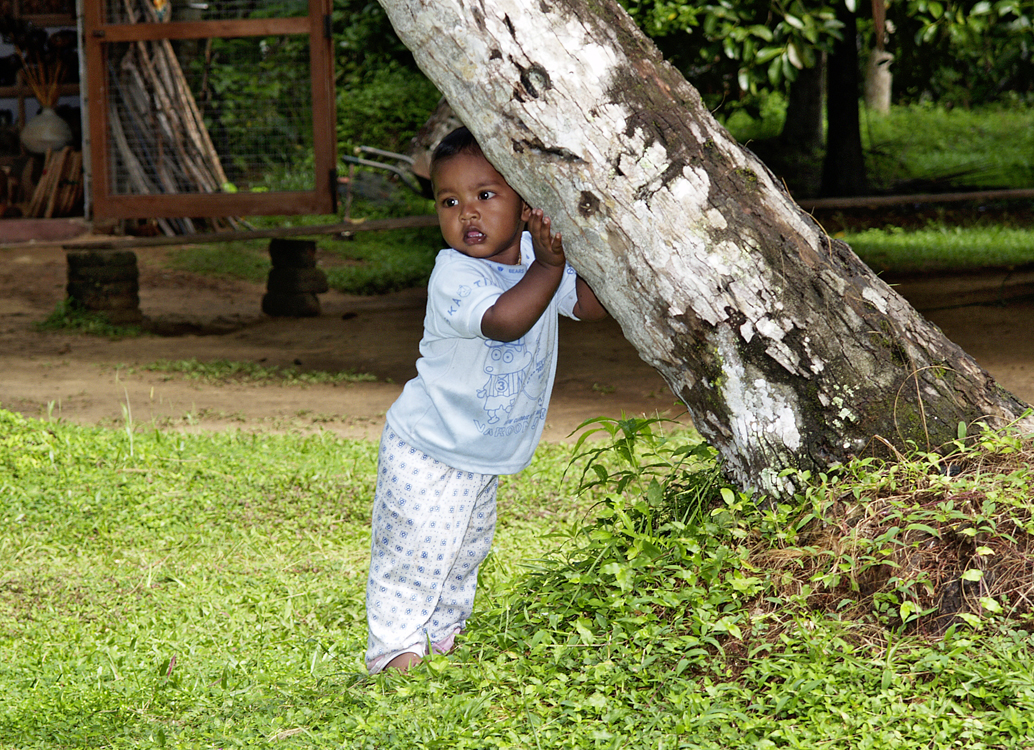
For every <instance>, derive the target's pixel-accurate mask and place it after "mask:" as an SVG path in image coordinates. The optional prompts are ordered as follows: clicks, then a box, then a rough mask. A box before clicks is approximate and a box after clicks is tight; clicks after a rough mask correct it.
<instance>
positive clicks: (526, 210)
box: [521, 201, 531, 221]
mask: <svg viewBox="0 0 1034 750" xmlns="http://www.w3.org/2000/svg"><path fill="white" fill-rule="evenodd" d="M530 218H531V206H529V205H528V204H527V203H525V202H524V201H521V221H527V220H528V219H530Z"/></svg>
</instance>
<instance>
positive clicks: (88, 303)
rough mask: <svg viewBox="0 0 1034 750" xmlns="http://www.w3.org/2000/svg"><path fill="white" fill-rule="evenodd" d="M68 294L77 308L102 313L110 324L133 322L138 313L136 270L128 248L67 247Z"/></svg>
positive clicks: (138, 277) (137, 317)
mask: <svg viewBox="0 0 1034 750" xmlns="http://www.w3.org/2000/svg"><path fill="white" fill-rule="evenodd" d="M65 291H66V292H67V294H68V298H69V299H70V300H71V301H72V302H73V303H74V304H76V305H78V306H79V307H80V308H81V309H83V310H85V311H87V312H91V313H103V315H104V316H105V317H106V318H107V319H108V322H109V323H112V324H114V325H133V324H137V323H140V322H141V321H142V320H143V315H142V314H141V313H140V272H139V270H138V268H137V263H136V253H134V252H132V251H130V250H70V251H68V285H67V287H66V288H65Z"/></svg>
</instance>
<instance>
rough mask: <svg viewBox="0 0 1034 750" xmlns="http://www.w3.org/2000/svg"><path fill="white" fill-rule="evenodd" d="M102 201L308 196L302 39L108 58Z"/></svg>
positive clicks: (116, 48)
mask: <svg viewBox="0 0 1034 750" xmlns="http://www.w3.org/2000/svg"><path fill="white" fill-rule="evenodd" d="M108 101H109V107H110V112H109V121H108V122H109V142H110V143H111V145H112V147H111V149H110V150H109V159H110V161H109V175H110V186H111V193H112V195H149V194H154V193H164V194H170V193H215V192H230V193H234V192H240V191H282V190H313V189H314V176H313V170H312V167H311V153H312V148H313V123H312V108H311V101H312V90H311V78H310V66H309V40H308V38H307V37H304V36H290V35H289V36H271V37H242V38H216V39H188V40H180V41H170V40H157V41H146V42H131V43H120V44H112V45H110V47H109V50H108Z"/></svg>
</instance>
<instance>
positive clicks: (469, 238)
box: [463, 229, 485, 245]
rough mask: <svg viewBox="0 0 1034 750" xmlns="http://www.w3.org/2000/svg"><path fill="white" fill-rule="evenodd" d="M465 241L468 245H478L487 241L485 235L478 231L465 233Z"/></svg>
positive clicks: (470, 230) (471, 230) (469, 230)
mask: <svg viewBox="0 0 1034 750" xmlns="http://www.w3.org/2000/svg"><path fill="white" fill-rule="evenodd" d="M463 241H464V242H466V243H467V244H468V245H476V244H478V243H480V242H484V241H485V235H484V233H483V232H480V231H478V230H477V229H468V230H467V231H466V232H464V233H463Z"/></svg>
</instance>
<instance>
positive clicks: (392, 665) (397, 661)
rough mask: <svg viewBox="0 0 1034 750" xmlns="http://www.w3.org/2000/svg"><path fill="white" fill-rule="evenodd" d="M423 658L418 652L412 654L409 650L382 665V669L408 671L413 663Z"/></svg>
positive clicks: (403, 672) (417, 662)
mask: <svg viewBox="0 0 1034 750" xmlns="http://www.w3.org/2000/svg"><path fill="white" fill-rule="evenodd" d="M422 660H423V657H422V656H420V655H419V654H414V653H413V652H411V651H409V652H406V653H404V654H399V655H398V656H396V657H395V658H394V659H392V660H391V661H389V662H388V663H387V664H385V665H384V669H385V670H388V669H397V670H398V671H399V672H401V673H402V674H405V673H406V672H408V671H409V668H410V667H412V666H413V665H415V664H419V663H420V662H421V661H422Z"/></svg>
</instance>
